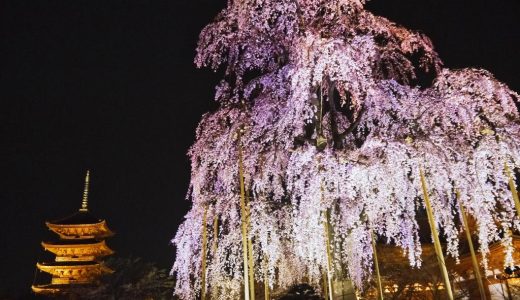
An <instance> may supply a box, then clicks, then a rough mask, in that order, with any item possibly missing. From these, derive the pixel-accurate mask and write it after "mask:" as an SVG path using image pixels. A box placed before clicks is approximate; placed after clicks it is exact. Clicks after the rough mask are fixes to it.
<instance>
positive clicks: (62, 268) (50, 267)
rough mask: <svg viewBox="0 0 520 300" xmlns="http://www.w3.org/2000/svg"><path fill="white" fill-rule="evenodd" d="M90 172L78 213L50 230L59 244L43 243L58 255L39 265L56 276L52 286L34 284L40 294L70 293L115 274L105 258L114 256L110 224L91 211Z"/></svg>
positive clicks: (40, 268)
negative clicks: (56, 236) (106, 263)
mask: <svg viewBox="0 0 520 300" xmlns="http://www.w3.org/2000/svg"><path fill="white" fill-rule="evenodd" d="M89 175H90V173H89V171H87V175H86V177H85V189H84V192H83V200H82V203H81V208H80V209H79V211H78V212H76V213H74V214H72V215H70V216H68V217H65V218H63V219H59V220H56V221H53V222H46V225H47V227H48V228H49V229H50V230H52V231H53V232H54V233H56V234H58V235H59V241H57V242H42V246H43V248H44V249H45V250H47V251H49V252H51V253H53V254H54V255H56V258H55V261H54V262H51V263H39V262H38V263H37V264H36V266H37V268H38V269H39V270H40V271H43V272H45V273H48V274H50V275H51V276H52V279H51V282H50V283H48V284H34V285H33V286H32V290H33V291H34V292H35V293H36V294H45V295H52V294H68V293H70V292H71V290H72V289H74V288H77V287H86V286H88V285H90V284H95V283H96V282H97V281H98V280H99V278H100V277H101V276H103V275H105V274H108V273H112V272H113V271H112V270H111V269H110V268H108V267H107V266H105V265H104V264H103V263H102V261H101V259H102V258H103V257H105V256H107V255H110V254H112V253H113V251H112V250H111V249H110V248H109V247H108V246H107V245H106V243H105V239H106V238H108V237H110V236H112V235H113V232H112V231H110V229H109V228H108V226H107V224H106V221H105V220H102V219H99V218H96V217H94V216H93V215H92V214H91V213H90V212H89V210H88V189H89Z"/></svg>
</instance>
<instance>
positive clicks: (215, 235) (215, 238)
mask: <svg viewBox="0 0 520 300" xmlns="http://www.w3.org/2000/svg"><path fill="white" fill-rule="evenodd" d="M217 247H218V215H217V213H216V212H215V216H214V217H213V255H214V256H216V255H217Z"/></svg>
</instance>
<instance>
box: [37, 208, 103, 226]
mask: <svg viewBox="0 0 520 300" xmlns="http://www.w3.org/2000/svg"><path fill="white" fill-rule="evenodd" d="M103 221H104V220H103V219H100V218H97V217H95V216H94V215H92V214H91V213H90V212H89V211H81V210H80V211H77V212H75V213H73V214H71V215H69V216H66V217H64V218H61V219H58V220H55V221H50V222H47V223H48V224H53V225H83V224H85V225H86V224H99V223H102V222H103Z"/></svg>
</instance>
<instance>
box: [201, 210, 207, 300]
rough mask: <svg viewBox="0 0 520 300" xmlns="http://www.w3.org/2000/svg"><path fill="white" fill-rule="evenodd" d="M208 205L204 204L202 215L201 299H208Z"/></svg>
mask: <svg viewBox="0 0 520 300" xmlns="http://www.w3.org/2000/svg"><path fill="white" fill-rule="evenodd" d="M207 214H208V207H207V206H204V215H203V216H202V252H201V254H200V255H201V257H202V280H201V291H200V293H201V299H202V300H206V247H207V244H208V232H207V230H206V218H207Z"/></svg>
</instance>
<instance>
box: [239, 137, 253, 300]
mask: <svg viewBox="0 0 520 300" xmlns="http://www.w3.org/2000/svg"><path fill="white" fill-rule="evenodd" d="M241 136H242V129H240V130H239V131H238V177H239V181H240V210H241V214H240V218H241V223H242V224H241V229H242V255H243V259H244V299H245V300H249V295H250V290H249V269H248V259H247V256H248V255H247V254H248V252H247V212H246V200H245V198H246V191H245V186H244V163H243V161H242V142H241Z"/></svg>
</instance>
